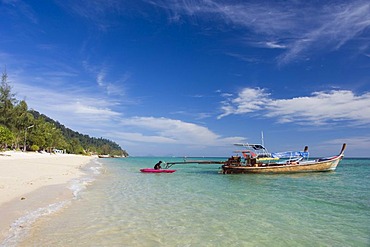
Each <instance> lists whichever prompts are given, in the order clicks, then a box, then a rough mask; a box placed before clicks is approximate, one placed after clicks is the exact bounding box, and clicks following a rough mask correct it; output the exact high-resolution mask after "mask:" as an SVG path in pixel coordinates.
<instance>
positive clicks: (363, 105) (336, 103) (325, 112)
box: [218, 88, 370, 126]
mask: <svg viewBox="0 0 370 247" xmlns="http://www.w3.org/2000/svg"><path fill="white" fill-rule="evenodd" d="M221 109H222V111H223V113H222V114H221V115H219V117H218V118H222V117H225V116H228V115H231V114H239V115H241V114H250V113H254V114H259V116H260V117H267V118H274V119H276V121H277V122H279V123H295V124H301V125H317V126H318V125H326V124H333V123H335V122H342V121H348V124H350V125H359V126H363V125H368V124H370V93H364V94H362V95H355V94H354V93H353V92H352V91H348V90H332V91H329V92H324V91H320V92H314V93H312V95H311V96H307V97H297V98H291V99H273V98H272V97H271V95H270V94H268V93H267V92H266V90H265V89H259V88H244V89H243V90H241V91H240V92H239V93H238V95H237V96H236V97H234V98H233V97H227V99H226V100H225V101H223V102H222V107H221Z"/></svg>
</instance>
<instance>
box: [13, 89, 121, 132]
mask: <svg viewBox="0 0 370 247" xmlns="http://www.w3.org/2000/svg"><path fill="white" fill-rule="evenodd" d="M13 86H14V91H15V92H16V93H17V98H24V99H25V100H26V102H27V104H28V106H29V108H32V109H34V110H36V111H39V112H40V113H42V114H45V115H47V116H48V117H51V118H53V119H56V120H58V121H60V122H61V123H62V124H64V125H66V126H67V127H69V128H72V129H74V128H76V129H82V128H83V127H87V128H91V127H92V126H100V127H101V126H104V125H107V124H111V122H112V121H113V120H114V119H116V118H118V117H119V116H121V113H118V112H116V111H114V110H113V108H114V106H115V102H114V101H109V100H106V99H102V98H98V97H94V96H87V92H83V91H82V90H81V89H79V90H75V91H74V90H73V89H71V88H70V89H69V90H65V89H64V88H63V89H61V88H58V87H37V86H31V85H25V84H21V83H16V84H14V85H13Z"/></svg>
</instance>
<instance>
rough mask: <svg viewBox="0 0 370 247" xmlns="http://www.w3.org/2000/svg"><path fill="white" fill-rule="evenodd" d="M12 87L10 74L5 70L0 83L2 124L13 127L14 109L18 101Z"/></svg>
mask: <svg viewBox="0 0 370 247" xmlns="http://www.w3.org/2000/svg"><path fill="white" fill-rule="evenodd" d="M11 89H12V88H11V86H10V84H9V82H8V74H7V73H6V71H4V72H3V74H2V77H1V85H0V124H3V125H5V126H7V127H11V126H10V122H11V119H12V111H13V107H14V104H16V102H17V100H16V98H15V94H13V93H12V92H11Z"/></svg>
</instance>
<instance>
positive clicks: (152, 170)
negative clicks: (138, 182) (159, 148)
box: [140, 168, 176, 173]
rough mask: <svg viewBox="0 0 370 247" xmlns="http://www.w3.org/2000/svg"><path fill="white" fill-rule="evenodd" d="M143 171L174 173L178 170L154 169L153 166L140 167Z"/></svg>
mask: <svg viewBox="0 0 370 247" xmlns="http://www.w3.org/2000/svg"><path fill="white" fill-rule="evenodd" d="M140 171H141V172H146V173H173V172H175V171H176V170H170V169H153V168H143V169H140Z"/></svg>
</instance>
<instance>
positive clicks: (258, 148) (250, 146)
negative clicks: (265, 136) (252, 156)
mask: <svg viewBox="0 0 370 247" xmlns="http://www.w3.org/2000/svg"><path fill="white" fill-rule="evenodd" d="M234 145H235V146H239V147H245V148H251V149H254V150H256V151H258V150H266V148H265V147H264V146H262V145H261V144H249V143H235V144H234Z"/></svg>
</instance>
